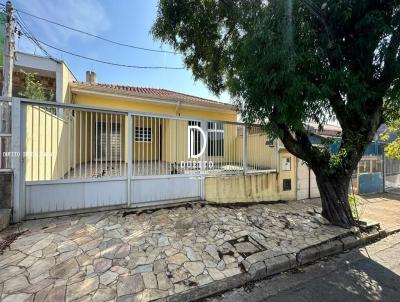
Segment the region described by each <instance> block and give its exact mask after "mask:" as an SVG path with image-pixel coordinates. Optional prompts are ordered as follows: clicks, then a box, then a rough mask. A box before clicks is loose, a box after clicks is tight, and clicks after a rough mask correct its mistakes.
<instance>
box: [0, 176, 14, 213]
mask: <svg viewBox="0 0 400 302" xmlns="http://www.w3.org/2000/svg"><path fill="white" fill-rule="evenodd" d="M0 184H1V185H0V209H8V208H11V196H12V194H11V192H12V173H9V172H7V173H0Z"/></svg>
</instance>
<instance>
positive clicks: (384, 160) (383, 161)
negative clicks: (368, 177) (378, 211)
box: [382, 146, 386, 193]
mask: <svg viewBox="0 0 400 302" xmlns="http://www.w3.org/2000/svg"><path fill="white" fill-rule="evenodd" d="M385 174H386V159H385V148H384V147H383V146H382V182H383V190H382V191H383V193H385V192H386V186H385V182H386V177H385Z"/></svg>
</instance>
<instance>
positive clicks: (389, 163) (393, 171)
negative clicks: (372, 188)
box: [385, 158, 400, 194]
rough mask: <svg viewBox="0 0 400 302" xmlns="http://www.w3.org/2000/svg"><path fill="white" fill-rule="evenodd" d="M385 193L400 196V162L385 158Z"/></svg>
mask: <svg viewBox="0 0 400 302" xmlns="http://www.w3.org/2000/svg"><path fill="white" fill-rule="evenodd" d="M385 191H388V192H392V193H398V194H400V160H399V159H395V158H385Z"/></svg>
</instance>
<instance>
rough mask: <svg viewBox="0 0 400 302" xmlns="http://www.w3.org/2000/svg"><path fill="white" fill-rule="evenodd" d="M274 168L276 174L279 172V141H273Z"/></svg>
mask: <svg viewBox="0 0 400 302" xmlns="http://www.w3.org/2000/svg"><path fill="white" fill-rule="evenodd" d="M275 162H276V164H275V166H276V173H279V172H280V171H281V157H280V156H279V139H278V138H277V139H275Z"/></svg>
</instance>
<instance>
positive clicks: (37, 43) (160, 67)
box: [17, 20, 184, 70]
mask: <svg viewBox="0 0 400 302" xmlns="http://www.w3.org/2000/svg"><path fill="white" fill-rule="evenodd" d="M17 24H18V25H19V26H20V27H21V32H22V34H23V35H24V36H26V37H27V38H28V39H30V40H31V41H32V42H33V43H35V44H36V45H37V46H38V47H39V48H40V49H41V50H42V51H43V52H44V53H45V54H46V55H47V56H48V57H50V58H52V56H51V55H50V54H49V53H48V52H47V50H46V49H44V48H43V45H45V46H47V47H49V48H52V49H54V50H57V51H60V52H63V53H66V54H69V55H72V56H75V57H78V58H81V59H85V60H90V61H94V62H97V63H102V64H107V65H112V66H118V67H126V68H136V69H168V70H180V69H184V68H183V67H169V66H140V65H129V64H120V63H115V62H110V61H105V60H99V59H95V58H90V57H87V56H84V55H81V54H77V53H74V52H71V51H68V50H64V49H61V48H58V47H55V46H53V45H50V44H48V43H46V42H43V41H41V40H39V39H37V38H35V37H34V36H33V34H31V33H28V32H27V31H25V28H24V26H23V25H22V24H21V23H20V22H19V21H18V20H17ZM53 59H54V58H53Z"/></svg>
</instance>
